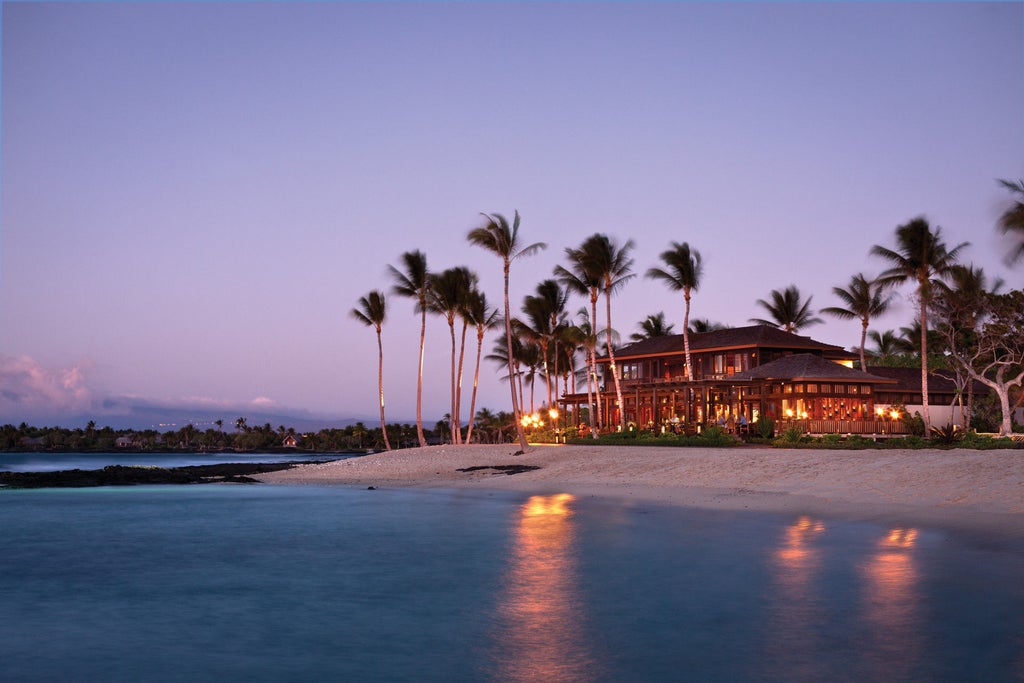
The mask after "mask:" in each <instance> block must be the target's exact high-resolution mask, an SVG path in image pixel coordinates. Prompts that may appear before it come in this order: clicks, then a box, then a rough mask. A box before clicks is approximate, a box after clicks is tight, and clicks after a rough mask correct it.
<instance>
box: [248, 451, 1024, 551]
mask: <svg viewBox="0 0 1024 683" xmlns="http://www.w3.org/2000/svg"><path fill="white" fill-rule="evenodd" d="M518 450H519V447H518V445H517V444H499V445H472V446H428V447H426V448H413V449H402V450H397V451H391V452H382V453H375V454H373V455H366V456H363V457H359V458H352V459H347V460H337V461H332V462H326V463H315V464H306V465H299V466H296V467H294V468H291V469H288V470H281V471H278V472H271V473H261V474H259V475H256V477H255V478H256V479H257V480H258V481H261V482H264V483H268V484H303V485H339V486H352V487H357V486H359V487H370V486H373V487H375V488H408V487H412V488H426V489H475V490H481V491H486V490H502V491H517V492H521V493H524V494H530V495H551V494H555V493H570V494H572V495H575V496H577V497H580V498H583V497H600V498H610V499H616V500H620V501H623V500H624V501H637V502H647V503H656V504H665V505H674V506H680V507H694V508H703V509H716V510H736V511H743V510H748V511H752V512H774V513H785V514H808V515H814V516H824V517H839V518H845V519H853V520H861V521H871V522H876V523H881V524H902V525H923V526H929V527H937V528H943V529H949V530H963V531H983V532H989V533H994V534H996V535H999V536H1007V537H1016V538H1024V458H1022V457H1020V456H1019V454H1018V453H1019V452H1018V451H1013V450H1009V451H998V450H996V451H974V450H967V449H957V450H953V451H946V450H873V449H866V450H862V451H836V450H814V449H778V448H773V449H760V448H667V447H643V446H625V447H620V446H588V445H542V444H537V445H533V446H531V449H530V451H529V452H527V453H525V454H522V455H514V454H515V453H516V452H517V451H518ZM508 465H517V466H535V467H538V468H539V469H534V470H529V471H523V472H520V473H516V474H512V475H510V474H506V473H505V472H503V471H499V470H493V469H487V468H489V467H491V466H508ZM468 468H484V469H474V470H472V471H468V472H459V471H458V470H460V469H468Z"/></svg>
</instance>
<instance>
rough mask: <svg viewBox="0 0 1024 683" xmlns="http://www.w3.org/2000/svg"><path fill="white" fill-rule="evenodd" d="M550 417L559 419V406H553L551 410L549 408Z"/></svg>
mask: <svg viewBox="0 0 1024 683" xmlns="http://www.w3.org/2000/svg"><path fill="white" fill-rule="evenodd" d="M548 417H550V418H551V419H552V420H557V419H558V408H552V409H551V410H549V411H548Z"/></svg>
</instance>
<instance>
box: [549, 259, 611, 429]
mask: <svg viewBox="0 0 1024 683" xmlns="http://www.w3.org/2000/svg"><path fill="white" fill-rule="evenodd" d="M565 256H566V258H568V260H569V268H566V267H564V266H555V271H554V272H555V277H556V278H557V279H558V281H559V282H561V283H562V284H563V285H565V288H566V289H567V290H568V291H570V292H574V293H576V294H579V295H581V296H584V297H587V298H588V299H589V300H590V313H589V314H588V313H587V309H586V308H582V309H580V315H581V316H582V318H583V319H584V323H583V324H581V325H580V328H581V329H584V328H585V335H584V336H585V342H584V348H586V350H587V366H588V367H589V368H590V370H589V371H588V373H587V394H588V396H589V394H590V382H591V380H593V381H594V382H595V384H596V382H597V340H596V329H595V325H594V324H593V323H592V321H594V320H596V319H597V300H598V298H600V296H601V277H600V275H599V274H598V273H597V272H596V271H594V270H593V269H591V268H590V266H589V264H588V263H587V261H586V254H584V253H583V251H582V249H573V248H572V247H566V249H565ZM595 395H596V397H597V416H598V417H595V414H594V409H593V407H594V406H593V403H591V402H590V401H589V400H588V403H587V405H588V407H589V414H590V433H591V435H592V436H593V438H595V439H596V438H597V430H598V429H600V428H601V427H602V426H603V425H601V424H600V417H599V416H600V414H601V394H600V393H597V392H595Z"/></svg>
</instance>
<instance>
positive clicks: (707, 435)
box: [694, 425, 736, 446]
mask: <svg viewBox="0 0 1024 683" xmlns="http://www.w3.org/2000/svg"><path fill="white" fill-rule="evenodd" d="M694 440H695V441H698V442H700V444H699V445H701V446H730V445H733V444H735V443H736V437H734V436H733V435H732V434H730V433H729V432H727V431H725V430H724V429H722V428H721V427H718V426H717V425H712V426H711V427H707V428H706V429H704V430H703V431H702V432H701V433H700V434H698V435H697V436H696V437H695V439H694Z"/></svg>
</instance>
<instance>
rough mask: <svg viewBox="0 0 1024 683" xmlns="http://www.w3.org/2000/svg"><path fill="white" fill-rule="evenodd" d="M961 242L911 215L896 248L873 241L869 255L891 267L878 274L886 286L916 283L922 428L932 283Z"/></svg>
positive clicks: (943, 272)
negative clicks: (944, 238) (949, 239)
mask: <svg viewBox="0 0 1024 683" xmlns="http://www.w3.org/2000/svg"><path fill="white" fill-rule="evenodd" d="M967 246H968V243H967V242H962V243H960V244H958V245H957V246H955V247H953V248H952V249H948V248H947V247H946V243H945V242H943V241H942V228H940V227H938V226H936V228H935V230H934V231H932V228H931V225H929V224H928V221H927V220H925V218H924V217H923V216H919V217H917V218H914V219H913V220H911V221H910V222H908V223H905V224H903V225H900V226H898V227H897V228H896V249H888V248H886V247H883V246H881V245H878V244H876V245H875V246H873V247H871V254H872V255H873V256H878V257H879V258H881V259H882V260H884V261H888V262H889V264H890V265H891V267H890V268H889V269H888V270H886V271H885V272H883V273H882V274H881V275H880V276H879V281H880V282H881V283H882V284H883V285H885V286H896V285H900V284H903V283H904V282H907V281H912V282H915V283H916V284H917V299H918V306H919V308H920V316H921V320H920V321H921V398H922V401H923V403H922V412H923V414H922V418H924V423H925V427H926V428H927V427H931V416H930V415H929V412H928V307H929V306H930V305H931V300H932V290H933V288H934V285H935V282H936V281H938V280H941V279H943V278H945V277H946V276H947V275H948V273H949V269H950V268H951V267H952V266H953V265H954V264H955V263H956V259H957V257H958V256H959V254H960V252H961V251H963V250H964V249H966V248H967Z"/></svg>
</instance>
